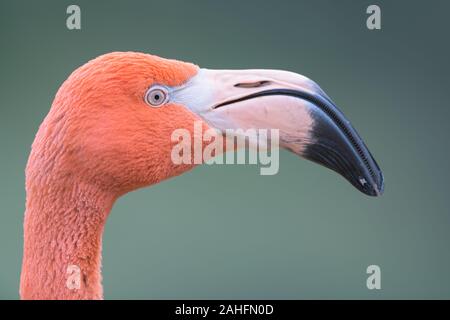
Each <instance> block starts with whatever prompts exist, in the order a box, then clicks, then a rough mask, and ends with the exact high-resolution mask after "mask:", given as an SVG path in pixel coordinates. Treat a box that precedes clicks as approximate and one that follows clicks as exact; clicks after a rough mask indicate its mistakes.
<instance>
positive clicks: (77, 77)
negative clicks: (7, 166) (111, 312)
mask: <svg viewBox="0 0 450 320" xmlns="http://www.w3.org/2000/svg"><path fill="white" fill-rule="evenodd" d="M195 121H201V123H202V128H203V129H205V130H207V129H210V128H213V129H215V130H216V131H217V132H218V133H219V134H221V133H223V132H225V130H226V129H228V128H244V129H248V128H267V129H270V128H276V129H279V132H280V135H279V137H280V146H281V147H282V148H285V149H287V150H289V151H292V152H294V153H295V154H297V155H299V156H301V157H303V158H306V159H309V160H312V161H314V162H317V163H319V164H321V165H323V166H325V167H327V168H329V169H332V170H334V171H336V172H338V173H339V174H341V175H342V176H343V177H345V178H346V179H347V180H348V181H349V182H350V183H351V184H353V185H354V186H355V187H356V188H357V189H358V190H360V191H361V192H363V193H365V194H367V195H369V196H378V195H380V194H381V193H382V192H383V176H382V173H381V170H380V168H379V167H378V165H377V163H376V162H375V160H374V159H373V157H372V155H371V154H370V152H369V151H368V149H367V147H366V146H365V144H364V143H363V141H362V140H361V138H360V136H359V135H358V134H357V133H356V131H355V129H353V127H352V126H351V124H350V122H349V121H348V120H346V118H345V117H344V115H343V114H342V113H341V111H339V110H338V108H337V107H336V106H335V104H334V103H333V102H332V100H331V99H330V98H329V97H328V96H327V95H326V94H325V93H324V92H323V91H322V90H321V88H320V87H319V86H318V85H317V84H316V83H315V82H313V81H312V80H310V79H308V78H306V77H304V76H302V75H299V74H296V73H293V72H288V71H280V70H211V69H204V68H200V67H198V66H197V65H194V64H192V63H186V62H181V61H177V60H171V59H164V58H161V57H157V56H154V55H150V54H145V53H138V52H113V53H107V54H104V55H101V56H99V57H97V58H95V59H93V60H91V61H89V62H87V63H86V64H84V65H82V66H81V67H79V68H78V69H76V70H75V71H74V72H73V73H72V74H71V75H70V76H69V77H68V78H67V79H66V80H65V82H64V83H63V84H62V85H61V87H60V88H59V90H58V92H57V93H56V96H55V98H54V101H53V103H52V106H51V108H50V111H49V113H48V115H47V116H46V117H45V119H44V121H43V122H42V124H41V126H40V127H39V130H38V132H37V134H36V137H35V140H34V142H33V144H32V148H31V152H30V156H29V159H28V163H27V166H26V209H25V216H24V250H23V263H22V272H21V279H20V296H21V298H22V299H103V289H102V284H101V247H102V233H103V228H104V224H105V221H106V219H107V217H108V215H109V213H110V211H111V209H112V207H113V205H114V202H115V201H116V200H117V199H118V198H119V197H120V196H122V195H124V194H126V193H128V192H130V191H133V190H135V189H138V188H141V187H146V186H150V185H153V184H155V183H158V182H160V181H163V180H165V179H168V178H170V177H173V176H177V175H180V174H182V173H184V172H186V171H188V170H190V169H192V168H193V167H194V166H195V164H190V163H187V164H186V163H182V164H175V163H174V162H173V161H171V156H170V155H171V150H172V147H173V141H171V138H170V137H171V133H172V132H173V131H174V130H176V129H178V128H185V129H187V130H190V132H192V124H193V123H194V122H195ZM72 276H78V277H79V278H78V282H77V281H75V282H74V283H75V284H77V285H76V286H70V285H69V284H70V281H69V280H70V279H69V278H70V277H72ZM72 280H73V279H72Z"/></svg>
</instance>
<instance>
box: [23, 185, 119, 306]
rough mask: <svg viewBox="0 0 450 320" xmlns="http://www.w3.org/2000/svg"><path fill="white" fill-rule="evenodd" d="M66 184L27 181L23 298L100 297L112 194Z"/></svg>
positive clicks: (91, 187) (92, 188)
mask: <svg viewBox="0 0 450 320" xmlns="http://www.w3.org/2000/svg"><path fill="white" fill-rule="evenodd" d="M68 185H69V184H67V183H65V184H64V185H61V184H55V183H53V184H47V185H40V186H37V185H27V204H26V211H25V222H24V256H23V264H22V274H21V283H20V295H21V298H22V299H102V298H103V289H102V285H101V247H102V234H103V227H104V224H105V221H106V218H107V216H108V213H109V212H110V210H111V208H112V205H113V203H114V197H112V196H110V195H109V194H107V193H105V192H102V191H100V190H98V189H97V188H95V187H93V186H91V185H88V184H84V183H81V182H73V183H71V184H70V186H68Z"/></svg>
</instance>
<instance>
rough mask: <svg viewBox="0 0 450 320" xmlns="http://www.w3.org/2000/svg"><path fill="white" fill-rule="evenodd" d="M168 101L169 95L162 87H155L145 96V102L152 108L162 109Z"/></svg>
mask: <svg viewBox="0 0 450 320" xmlns="http://www.w3.org/2000/svg"><path fill="white" fill-rule="evenodd" d="M168 99H169V93H168V92H167V89H166V88H164V87H162V86H153V87H151V88H150V89H148V91H147V93H146V94H145V102H146V103H147V104H148V105H149V106H151V107H161V106H162V105H163V104H164V103H166V102H167V100H168Z"/></svg>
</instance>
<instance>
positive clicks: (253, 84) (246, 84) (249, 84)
mask: <svg viewBox="0 0 450 320" xmlns="http://www.w3.org/2000/svg"><path fill="white" fill-rule="evenodd" d="M269 84H270V81H268V80H261V81H254V82H242V83H236V84H235V85H234V86H235V87H236V88H259V87H264V86H267V85H269Z"/></svg>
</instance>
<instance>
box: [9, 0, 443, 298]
mask: <svg viewBox="0 0 450 320" xmlns="http://www.w3.org/2000/svg"><path fill="white" fill-rule="evenodd" d="M70 4H77V5H79V6H80V8H81V26H82V29H81V30H72V31H71V30H68V29H67V28H66V18H67V16H68V15H67V14H66V8H67V6H69V5H70ZM371 4H377V5H379V6H380V7H381V25H382V29H381V30H376V31H370V30H368V29H367V27H366V19H367V17H368V14H366V8H367V7H368V6H369V5H371ZM448 12H450V3H449V2H448V1H380V0H378V1H376V2H372V1H364V0H361V1H357V0H353V1H351V0H342V1H331V0H330V1H324V0H318V1H312V0H311V1H298V0H295V1H256V0H253V1H238V0H229V1H206V0H199V1H173V0H164V1H81V0H78V1H33V2H32V1H12V0H2V1H1V2H0V49H1V50H0V90H1V94H0V150H1V152H0V153H1V169H0V172H1V179H0V197H1V206H0V298H2V299H17V298H18V297H19V295H18V288H19V277H20V268H21V260H22V244H23V240H22V238H23V233H22V222H23V212H24V203H25V191H24V168H25V164H26V161H27V157H28V154H29V151H30V146H31V143H32V141H33V138H34V135H35V133H36V131H37V129H38V127H39V124H40V123H41V121H42V120H43V118H44V117H45V115H46V114H47V112H48V110H49V107H50V105H51V103H52V100H53V98H54V95H55V93H56V91H57V89H58V88H59V86H60V85H61V83H62V82H63V81H64V80H65V78H66V77H67V76H68V75H69V74H70V73H71V72H72V71H73V70H74V69H75V68H77V67H78V66H80V65H82V64H83V63H85V62H86V61H88V60H90V59H92V58H94V57H96V56H98V55H100V54H103V53H106V52H110V51H130V50H131V51H142V52H147V53H152V54H156V55H159V56H162V57H166V58H175V59H179V60H184V61H190V62H194V63H196V64H198V65H200V66H202V67H207V68H222V69H225V68H230V69H236V68H271V69H286V70H290V71H294V72H297V73H301V74H303V75H306V76H308V77H310V78H312V79H314V80H315V81H316V82H318V83H319V84H320V85H321V87H322V88H323V89H324V90H325V91H326V92H327V93H328V94H329V95H330V96H331V97H332V98H333V100H334V101H335V102H336V103H337V104H338V105H339V106H340V108H341V110H342V111H343V112H344V113H345V114H346V116H347V117H348V118H349V119H350V120H351V121H352V123H353V125H354V126H355V128H356V129H357V130H358V131H359V133H360V134H361V136H362V137H363V139H364V140H365V142H366V144H367V145H368V146H369V148H370V150H371V152H372V153H373V155H374V156H375V158H376V160H377V161H378V163H379V165H380V166H381V168H382V169H383V172H384V175H385V179H386V189H385V194H384V195H383V196H382V197H380V198H369V197H367V196H365V195H363V194H361V193H359V192H358V191H357V190H356V189H354V188H353V187H352V186H351V185H350V184H349V183H348V182H347V181H345V180H344V179H343V178H341V177H339V176H338V175H337V174H335V173H334V172H332V171H329V170H326V169H324V168H323V167H320V166H317V165H315V164H313V163H311V162H307V161H304V160H301V161H300V160H299V159H298V158H297V157H296V156H295V155H294V154H291V153H288V152H286V151H281V154H280V171H279V173H278V174H277V175H275V176H260V175H259V168H258V166H256V165H239V166H233V165H228V166H227V165H216V166H201V167H198V168H196V169H195V170H193V171H191V172H189V173H187V174H185V175H183V176H180V177H178V178H176V179H171V180H168V181H165V182H163V183H161V184H159V185H156V186H153V187H151V188H146V189H142V190H138V191H136V192H133V193H130V194H128V195H126V196H124V197H123V198H121V199H119V201H118V202H117V203H116V205H115V207H114V208H113V210H112V213H111V215H110V217H109V219H108V222H107V225H106V228H105V234H104V239H103V278H104V280H103V283H104V293H105V298H106V299H120V298H126V299H128V298H130V299H131V298H136V299H156V298H161V299H177V298H182V299H198V298H209V299H216V298H221V299H230V298H235V299H240V298H243V299H251V298H253V299H266V298H267V299H279V298H280V299H305V298H306V299H310V298H325V299H328V298H337V299H353V298H360V299H380V298H385V299H391V298H404V299H410V298H413V299H416V298H425V299H428V298H447V299H448V298H450V273H449V272H448V271H449V270H450V251H449V250H448V247H447V246H448V243H449V241H450V233H449V228H450V212H449V206H448V190H447V188H448V181H449V178H450V172H449V170H448V163H449V150H448V146H449V144H448V137H449V116H450V108H449V103H448V93H449V89H450V86H449V85H450V80H449V79H450V78H449V71H450V70H449V69H450V63H449V60H448V58H449V41H448V34H449V24H448ZM445 39H447V40H445ZM372 264H376V265H379V266H380V268H381V287H382V289H381V290H368V289H367V287H366V279H367V277H368V275H367V274H366V268H367V266H369V265H372Z"/></svg>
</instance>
